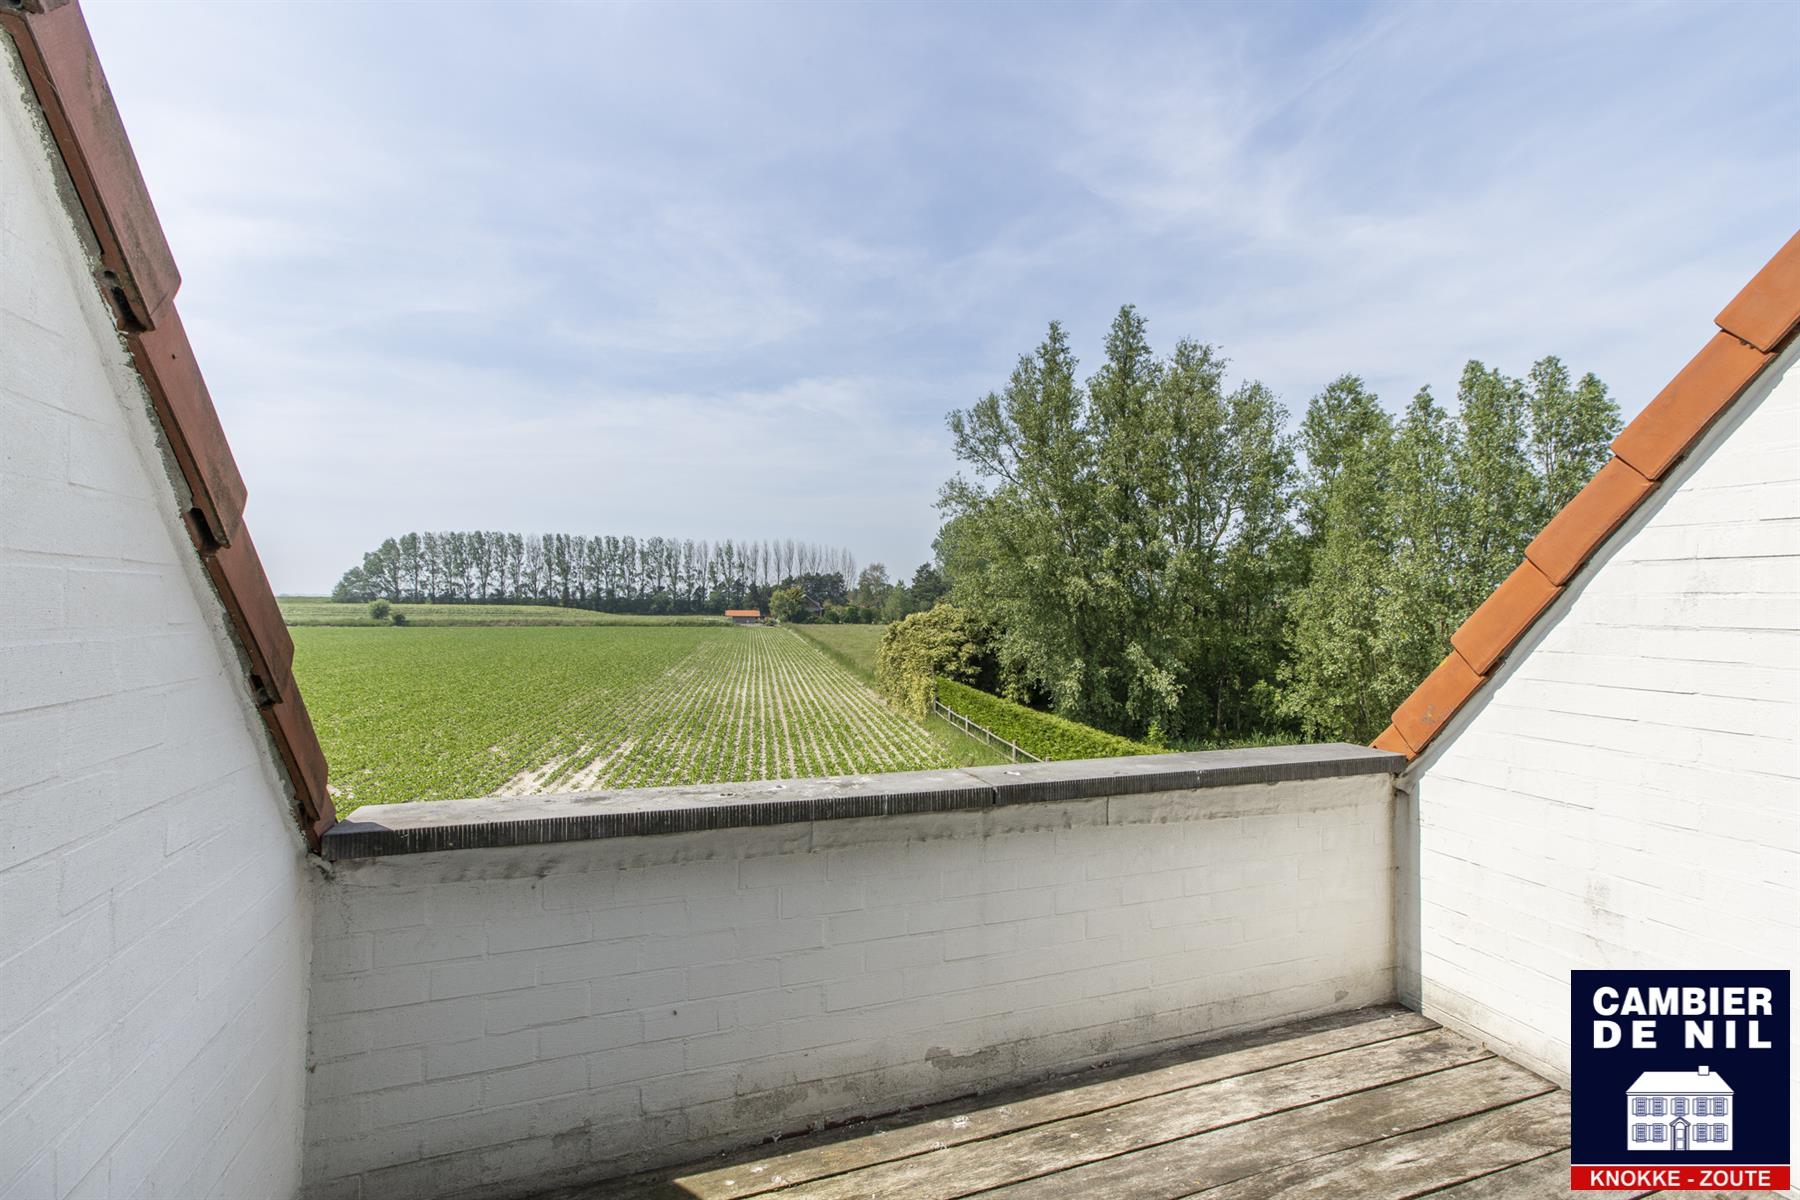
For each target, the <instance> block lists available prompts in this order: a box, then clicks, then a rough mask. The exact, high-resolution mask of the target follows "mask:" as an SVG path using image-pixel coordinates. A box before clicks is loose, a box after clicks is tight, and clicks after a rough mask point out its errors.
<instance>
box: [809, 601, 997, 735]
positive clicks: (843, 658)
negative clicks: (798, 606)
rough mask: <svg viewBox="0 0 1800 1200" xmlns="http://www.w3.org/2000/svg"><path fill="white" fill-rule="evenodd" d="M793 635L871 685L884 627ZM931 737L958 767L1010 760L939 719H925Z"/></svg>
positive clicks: (814, 628)
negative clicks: (803, 639) (798, 636)
mask: <svg viewBox="0 0 1800 1200" xmlns="http://www.w3.org/2000/svg"><path fill="white" fill-rule="evenodd" d="M791 628H792V629H793V630H794V632H795V633H798V634H800V635H801V636H802V637H805V638H807V639H809V640H811V641H812V642H813V643H815V644H816V645H818V646H819V647H820V648H821V649H822V650H824V651H825V653H826V655H827V656H829V657H831V658H835V659H836V660H837V661H838V662H840V663H842V664H843V665H844V666H846V667H848V668H849V669H850V670H851V671H853V672H855V673H856V674H857V675H859V676H861V677H862V679H863V681H864V682H865V683H868V684H870V685H873V684H874V682H875V655H876V652H877V651H879V650H880V649H881V639H882V637H883V635H885V634H886V633H887V629H888V627H887V626H886V625H794V626H791ZM925 728H926V729H927V730H929V731H930V732H931V736H932V737H935V738H936V739H937V740H938V741H940V742H942V743H943V744H944V745H945V746H946V747H948V748H949V751H950V755H951V757H952V758H953V759H955V761H956V765H957V766H960V767H988V766H996V765H998V764H1000V763H1004V762H1010V761H1012V760H1011V759H1010V758H1008V757H1007V755H1006V753H1005V752H1004V751H1002V750H996V749H995V748H994V747H992V746H990V745H988V744H987V743H986V742H984V741H982V740H981V739H980V738H978V737H971V736H969V735H968V734H967V733H965V732H963V731H962V730H961V729H958V728H957V727H956V726H955V725H952V724H951V723H950V722H948V721H946V720H945V719H944V718H942V717H940V716H936V715H933V716H929V717H926V718H925Z"/></svg>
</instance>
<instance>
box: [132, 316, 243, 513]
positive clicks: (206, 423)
mask: <svg viewBox="0 0 1800 1200" xmlns="http://www.w3.org/2000/svg"><path fill="white" fill-rule="evenodd" d="M128 340H129V343H130V345H131V353H132V357H133V359H135V360H136V362H137V367H138V373H139V374H141V375H142V376H143V377H144V384H145V388H146V390H147V391H149V393H150V400H151V403H153V404H154V405H155V406H156V415H157V418H158V419H159V420H160V421H161V422H162V426H163V429H164V431H165V432H167V434H168V437H169V448H170V449H171V450H172V451H173V452H174V455H175V461H176V463H177V465H179V466H180V467H181V473H182V475H183V476H184V477H185V478H186V479H187V481H188V490H189V491H190V492H192V493H193V500H194V507H195V508H197V509H199V510H200V515H201V516H202V517H203V518H204V519H205V521H206V532H207V536H208V538H209V539H210V540H211V541H212V542H215V543H217V544H219V545H222V546H224V545H230V544H231V540H232V539H233V538H235V537H236V536H237V533H238V528H239V526H240V525H241V524H242V523H243V519H244V500H245V495H244V477H243V476H242V475H239V474H238V469H237V460H236V459H235V458H233V457H232V454H231V444H230V443H229V442H227V441H226V440H225V428H224V426H222V425H220V424H219V414H218V412H217V410H215V409H214V408H213V402H212V395H211V394H210V393H209V392H208V391H207V390H206V380H205V379H203V378H201V376H200V366H199V364H198V363H196V362H195V361H194V350H193V347H192V346H190V345H188V340H187V330H185V329H184V328H182V325H181V314H179V313H177V312H176V311H175V306H174V305H172V304H171V305H168V306H167V307H165V308H164V310H163V313H162V316H161V318H160V319H159V320H158V322H157V325H156V328H155V329H149V330H146V331H144V332H143V333H140V334H134V335H132V336H131V337H130V338H129V339H128Z"/></svg>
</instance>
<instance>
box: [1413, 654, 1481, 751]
mask: <svg viewBox="0 0 1800 1200" xmlns="http://www.w3.org/2000/svg"><path fill="white" fill-rule="evenodd" d="M1486 679H1487V677H1486V676H1484V675H1477V674H1476V673H1475V672H1474V671H1473V670H1472V669H1470V667H1469V664H1468V663H1466V662H1464V661H1463V656H1462V655H1461V654H1459V653H1457V652H1456V651H1455V650H1452V651H1451V652H1450V653H1449V654H1448V655H1446V656H1445V657H1444V661H1443V662H1441V663H1439V664H1438V665H1437V669H1436V670H1434V671H1433V672H1432V673H1431V674H1429V675H1427V676H1426V677H1425V682H1424V683H1421V684H1420V685H1419V686H1418V687H1417V688H1416V689H1414V691H1413V694H1412V695H1410V696H1408V697H1407V698H1406V700H1405V702H1404V703H1402V704H1401V705H1400V707H1399V708H1396V709H1395V710H1394V726H1393V727H1394V730H1395V732H1397V733H1399V735H1400V736H1401V737H1403V738H1405V739H1406V744H1407V745H1408V746H1410V747H1412V750H1413V753H1415V754H1417V753H1418V752H1419V751H1421V750H1423V749H1424V748H1425V747H1426V745H1427V744H1428V743H1430V741H1431V739H1432V738H1433V737H1434V736H1435V735H1436V734H1437V731H1438V730H1440V729H1442V728H1443V727H1444V722H1445V721H1448V720H1449V719H1450V718H1451V717H1453V716H1455V715H1456V710H1457V709H1459V708H1461V707H1462V706H1463V705H1464V704H1465V703H1467V701H1468V699H1469V697H1470V696H1473V695H1474V694H1475V691H1476V689H1477V688H1479V687H1480V686H1481V685H1482V684H1483V683H1484V682H1486Z"/></svg>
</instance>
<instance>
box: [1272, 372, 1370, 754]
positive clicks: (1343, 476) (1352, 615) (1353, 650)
mask: <svg viewBox="0 0 1800 1200" xmlns="http://www.w3.org/2000/svg"><path fill="white" fill-rule="evenodd" d="M1300 440H1301V446H1302V448H1303V449H1304V451H1305V453H1306V460H1307V474H1306V483H1305V487H1304V490H1303V494H1302V500H1301V508H1302V512H1303V513H1304V519H1305V521H1306V544H1307V567H1306V570H1307V577H1306V582H1305V584H1304V586H1302V587H1301V588H1300V589H1299V590H1298V591H1297V592H1296V593H1295V594H1294V596H1293V599H1292V603H1291V606H1290V611H1289V618H1288V653H1289V658H1288V661H1287V663H1286V664H1285V667H1284V668H1283V670H1282V672H1281V678H1282V685H1283V686H1282V695H1281V708H1282V711H1283V712H1284V713H1285V714H1286V715H1287V716H1288V718H1289V719H1290V720H1292V721H1294V722H1295V724H1297V725H1298V726H1299V728H1300V730H1301V732H1302V733H1303V734H1304V735H1305V736H1307V737H1309V738H1316V739H1332V738H1343V739H1352V740H1367V739H1368V738H1370V737H1373V736H1374V735H1375V734H1376V733H1379V732H1380V731H1381V728H1382V726H1383V725H1385V724H1386V720H1387V709H1386V708H1384V707H1383V703H1384V699H1385V693H1384V692H1383V690H1382V687H1381V674H1382V656H1381V644H1380V641H1381V639H1380V636H1379V632H1378V622H1379V620H1380V615H1379V610H1380V607H1381V604H1380V601H1381V595H1380V592H1381V586H1382V582H1383V578H1384V576H1385V575H1386V573H1387V571H1388V563H1389V552H1390V547H1389V539H1388V536H1387V513H1386V511H1385V508H1386V495H1387V489H1388V486H1389V476H1390V471H1391V457H1392V453H1393V445H1392V443H1393V421H1392V419H1391V418H1389V417H1388V415H1387V413H1386V412H1385V411H1383V410H1382V407H1381V402H1380V400H1379V398H1378V397H1376V395H1375V394H1374V393H1373V392H1371V391H1369V390H1368V389H1367V388H1366V387H1364V385H1363V382H1362V380H1361V379H1359V378H1357V377H1356V376H1354V375H1345V376H1341V377H1339V378H1338V379H1335V380H1333V381H1332V382H1331V383H1330V384H1328V385H1327V386H1326V388H1325V389H1324V390H1323V391H1322V392H1320V393H1319V394H1318V395H1317V396H1315V397H1313V400H1312V402H1311V403H1310V404H1309V405H1308V406H1307V411H1306V417H1305V419H1304V420H1302V422H1301V425H1300Z"/></svg>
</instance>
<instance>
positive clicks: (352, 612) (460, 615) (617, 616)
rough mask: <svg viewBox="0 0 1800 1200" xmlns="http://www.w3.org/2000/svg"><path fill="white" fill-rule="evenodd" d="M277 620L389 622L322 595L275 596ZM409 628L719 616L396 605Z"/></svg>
mask: <svg viewBox="0 0 1800 1200" xmlns="http://www.w3.org/2000/svg"><path fill="white" fill-rule="evenodd" d="M276 602H277V603H278V604H280V605H281V617H282V620H284V621H286V622H287V623H288V624H289V625H341V626H350V627H356V626H361V627H365V628H370V629H374V628H378V627H380V626H385V625H389V624H391V623H392V622H389V621H377V620H375V619H374V618H373V617H371V616H369V606H368V605H366V604H339V603H337V602H336V601H335V600H330V599H328V598H326V597H324V596H278V597H276ZM394 609H395V611H397V612H402V613H405V614H406V621H407V624H409V625H723V624H725V623H726V622H725V618H724V617H712V616H679V617H675V616H670V617H656V616H639V615H637V614H635V613H602V612H590V611H589V610H587V609H585V608H557V607H553V606H551V605H546V604H396V605H394Z"/></svg>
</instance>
